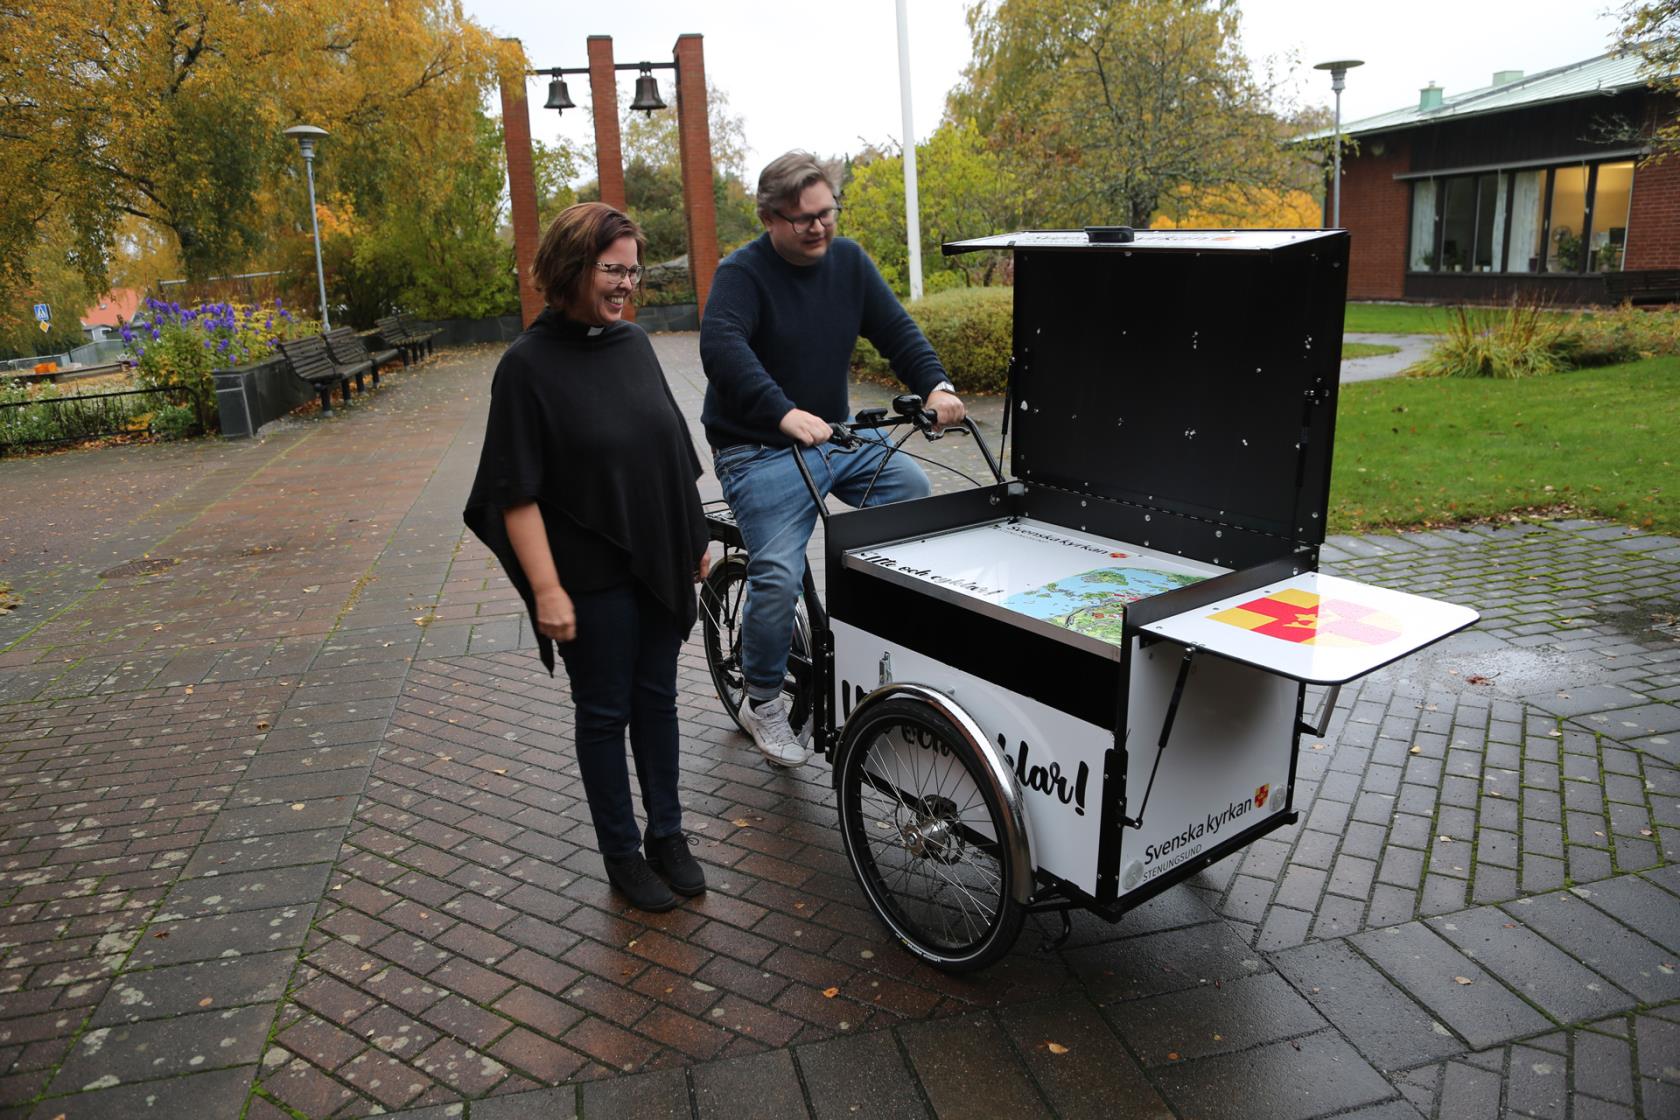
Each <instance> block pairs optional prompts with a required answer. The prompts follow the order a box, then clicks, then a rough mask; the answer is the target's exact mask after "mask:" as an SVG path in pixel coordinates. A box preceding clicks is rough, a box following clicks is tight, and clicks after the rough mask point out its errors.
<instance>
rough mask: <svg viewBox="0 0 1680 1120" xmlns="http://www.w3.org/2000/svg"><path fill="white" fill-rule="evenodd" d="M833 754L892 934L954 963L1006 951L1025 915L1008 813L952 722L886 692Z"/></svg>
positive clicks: (940, 963)
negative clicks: (1008, 849)
mask: <svg viewBox="0 0 1680 1120" xmlns="http://www.w3.org/2000/svg"><path fill="white" fill-rule="evenodd" d="M835 765H836V768H837V773H836V785H837V789H838V792H839V801H840V834H841V838H842V840H843V842H844V846H845V849H846V858H847V859H848V860H849V861H850V862H851V865H852V870H853V872H854V873H855V874H856V875H857V880H858V884H859V885H860V886H862V888H863V891H864V894H865V895H867V896H868V898H869V902H870V905H871V906H873V907H874V909H875V913H876V915H877V916H879V917H880V919H881V921H882V922H883V923H885V924H886V926H887V928H888V929H889V930H891V931H892V933H893V934H894V936H896V937H897V938H898V939H899V941H900V942H902V943H903V944H904V946H905V947H906V948H908V949H909V950H910V951H911V952H912V953H915V954H916V955H917V956H919V957H921V958H922V959H923V960H926V961H928V962H929V963H930V964H933V965H934V966H935V967H937V968H941V969H944V970H946V971H948V972H967V971H971V970H973V969H977V968H983V967H985V966H986V965H988V964H991V963H992V962H993V961H995V960H997V959H998V958H999V957H1001V956H1003V955H1004V954H1005V953H1007V952H1008V951H1009V949H1010V947H1011V946H1012V945H1013V944H1014V943H1015V938H1016V937H1017V936H1018V935H1019V934H1020V932H1021V922H1022V919H1023V918H1024V917H1025V915H1026V911H1025V909H1024V908H1023V907H1022V906H1021V904H1020V903H1019V902H1017V901H1015V885H1016V884H1015V882H1014V876H1015V872H1014V871H1013V868H1012V864H1011V862H1010V860H1009V859H1008V858H1007V857H1006V855H1005V849H1004V844H1003V843H1001V840H1002V839H1003V838H1005V837H1007V836H1008V831H1007V829H1008V828H1009V824H1008V821H1009V816H1008V812H1007V810H1006V808H1005V806H1004V804H1003V802H1002V800H1001V799H1000V798H999V797H998V796H997V794H996V792H995V791H994V789H993V787H992V785H991V783H989V782H987V781H986V780H985V778H984V776H983V774H982V769H981V768H982V766H983V763H982V761H981V760H980V759H977V758H975V757H974V756H973V753H972V748H971V747H970V746H969V745H968V743H967V741H966V740H965V739H964V738H963V737H962V736H961V735H960V734H959V733H958V731H957V729H956V728H955V727H954V726H953V725H952V724H951V722H950V721H949V720H948V719H946V718H945V716H944V715H943V714H941V713H940V712H938V711H936V710H934V709H933V708H932V707H930V706H929V705H928V704H926V703H923V702H921V701H918V700H915V699H913V698H909V697H895V698H892V699H888V700H884V701H882V702H881V703H880V704H879V705H877V706H875V707H873V708H870V709H868V710H866V711H864V712H862V713H854V715H853V716H852V718H851V719H850V720H848V721H847V723H846V729H845V733H844V736H843V738H842V739H841V743H840V751H839V757H838V760H837V761H836V764H835Z"/></svg>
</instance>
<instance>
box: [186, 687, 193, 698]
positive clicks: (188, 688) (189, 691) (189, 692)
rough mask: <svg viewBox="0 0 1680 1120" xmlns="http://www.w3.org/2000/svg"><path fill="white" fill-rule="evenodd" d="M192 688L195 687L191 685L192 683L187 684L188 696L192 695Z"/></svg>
mask: <svg viewBox="0 0 1680 1120" xmlns="http://www.w3.org/2000/svg"><path fill="white" fill-rule="evenodd" d="M192 688H193V686H192V685H190V684H189V685H188V686H187V695H188V696H191V695H192Z"/></svg>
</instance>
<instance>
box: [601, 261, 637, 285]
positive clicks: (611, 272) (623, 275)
mask: <svg viewBox="0 0 1680 1120" xmlns="http://www.w3.org/2000/svg"><path fill="white" fill-rule="evenodd" d="M595 267H596V268H598V269H600V270H601V271H602V272H604V273H606V274H607V275H608V276H611V277H612V278H613V282H614V283H617V282H618V281H620V280H628V281H630V285H631V287H634V286H635V285H637V284H640V283H641V282H642V266H641V265H639V264H607V263H606V262H605V261H596V262H595Z"/></svg>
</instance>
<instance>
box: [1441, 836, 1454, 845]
mask: <svg viewBox="0 0 1680 1120" xmlns="http://www.w3.org/2000/svg"><path fill="white" fill-rule="evenodd" d="M1440 841H1441V843H1443V844H1451V843H1452V842H1453V839H1452V837H1451V836H1442V837H1440Z"/></svg>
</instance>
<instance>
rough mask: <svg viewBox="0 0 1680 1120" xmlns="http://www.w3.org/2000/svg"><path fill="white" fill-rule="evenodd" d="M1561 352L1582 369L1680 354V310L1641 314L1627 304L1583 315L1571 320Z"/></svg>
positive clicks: (1572, 363)
mask: <svg viewBox="0 0 1680 1120" xmlns="http://www.w3.org/2000/svg"><path fill="white" fill-rule="evenodd" d="M1560 350H1561V353H1562V355H1563V357H1564V359H1565V360H1566V361H1568V363H1569V364H1570V365H1572V366H1574V367H1576V368H1578V369H1586V368H1588V367H1591V366H1608V365H1615V364H1616V363H1617V362H1631V361H1633V360H1634V359H1635V358H1654V357H1658V356H1662V355H1669V354H1680V310H1673V309H1663V310H1660V311H1638V310H1635V309H1634V308H1633V306H1632V305H1631V304H1626V303H1624V304H1622V305H1621V306H1620V307H1618V308H1616V309H1615V310H1613V311H1590V312H1583V313H1581V314H1578V315H1576V316H1574V317H1573V318H1572V319H1570V321H1569V325H1568V327H1567V329H1566V330H1565V331H1564V336H1563V338H1562V340H1561V344H1560Z"/></svg>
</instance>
